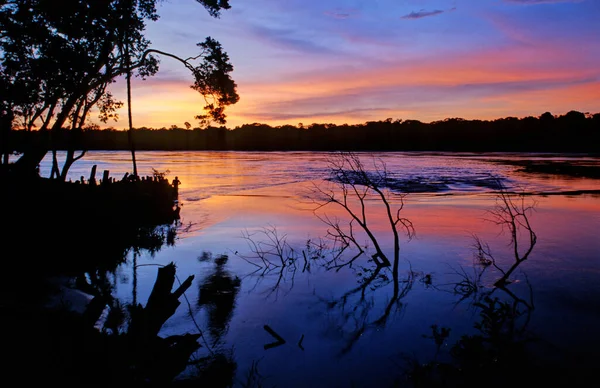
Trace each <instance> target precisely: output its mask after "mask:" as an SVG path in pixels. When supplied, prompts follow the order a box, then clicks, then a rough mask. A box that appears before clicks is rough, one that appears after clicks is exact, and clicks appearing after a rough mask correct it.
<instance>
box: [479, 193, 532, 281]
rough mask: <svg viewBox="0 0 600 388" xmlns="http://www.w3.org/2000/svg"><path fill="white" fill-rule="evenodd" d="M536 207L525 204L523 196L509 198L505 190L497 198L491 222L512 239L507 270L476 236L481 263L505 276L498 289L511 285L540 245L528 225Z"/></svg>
mask: <svg viewBox="0 0 600 388" xmlns="http://www.w3.org/2000/svg"><path fill="white" fill-rule="evenodd" d="M534 205H535V203H528V202H526V200H525V196H524V195H523V194H518V195H517V194H510V193H508V192H507V191H506V190H505V189H504V187H502V189H501V190H500V193H499V194H498V196H497V198H496V204H495V205H494V207H493V209H492V210H489V214H490V215H491V218H489V219H488V221H490V222H493V223H495V224H496V225H498V226H500V227H501V228H502V231H503V232H507V233H508V235H509V236H510V246H511V247H512V255H513V259H514V261H513V263H512V264H511V266H510V267H509V268H508V269H507V270H504V269H503V268H502V267H500V266H499V265H498V263H497V261H496V259H495V258H494V255H493V254H492V252H491V249H490V247H489V246H488V245H487V244H484V243H483V242H482V241H481V240H480V239H479V237H477V236H474V238H475V248H476V249H477V252H478V255H479V257H480V259H481V260H482V262H483V263H486V264H491V265H492V266H494V268H496V269H497V270H498V271H499V272H500V273H502V277H501V278H500V279H498V280H496V282H495V283H494V286H496V287H503V286H505V285H506V284H508V283H510V279H509V278H510V276H511V275H512V273H513V272H514V271H515V270H516V269H517V268H518V267H519V265H521V264H522V263H523V262H524V261H525V260H527V259H528V258H529V255H530V254H531V252H532V251H533V248H534V247H535V244H536V243H537V235H536V233H535V232H534V230H533V228H532V226H531V223H530V221H529V215H530V214H531V212H532V211H533V210H534Z"/></svg>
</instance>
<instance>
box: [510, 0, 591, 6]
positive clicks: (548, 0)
mask: <svg viewBox="0 0 600 388" xmlns="http://www.w3.org/2000/svg"><path fill="white" fill-rule="evenodd" d="M583 1H585V0H504V2H505V3H515V4H525V5H533V4H556V3H581V2H583Z"/></svg>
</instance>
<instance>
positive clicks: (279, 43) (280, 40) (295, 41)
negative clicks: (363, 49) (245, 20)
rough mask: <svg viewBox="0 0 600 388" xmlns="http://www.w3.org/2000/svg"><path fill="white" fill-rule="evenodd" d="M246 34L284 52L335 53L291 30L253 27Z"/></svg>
mask: <svg viewBox="0 0 600 388" xmlns="http://www.w3.org/2000/svg"><path fill="white" fill-rule="evenodd" d="M248 32H249V33H250V34H252V35H253V36H254V37H255V38H257V39H258V40H260V41H263V42H265V43H268V44H270V45H271V46H274V47H279V48H282V49H286V50H293V51H297V52H304V53H311V54H330V53H333V52H335V50H333V49H332V48H330V47H327V46H323V45H321V44H318V43H315V42H313V41H312V40H308V39H305V38H302V37H299V36H297V32H296V31H293V30H286V29H279V28H271V27H263V26H258V25H254V26H251V27H250V28H249V30H248Z"/></svg>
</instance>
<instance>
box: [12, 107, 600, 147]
mask: <svg viewBox="0 0 600 388" xmlns="http://www.w3.org/2000/svg"><path fill="white" fill-rule="evenodd" d="M185 124H186V125H185V127H186V128H180V127H178V126H177V125H172V126H171V127H170V128H166V127H163V128H158V129H156V128H147V127H141V128H137V129H134V130H133V132H132V138H133V141H134V143H135V149H136V150H140V151H142V150H146V151H147V150H168V151H173V150H198V151H200V150H219V151H227V150H231V151H236V150H240V151H447V152H452V151H457V152H459V151H461V152H573V153H600V113H596V114H589V113H582V112H578V111H570V112H568V113H566V114H564V115H556V116H555V115H552V114H551V113H549V112H546V113H544V114H542V115H541V116H539V117H533V116H529V117H524V118H516V117H506V118H500V119H496V120H465V119H461V118H449V119H445V120H442V121H434V122H431V123H423V122H421V121H418V120H400V119H398V120H393V119H391V118H388V119H386V120H381V121H369V122H366V123H363V124H354V125H348V124H342V125H337V124H316V123H315V124H310V125H307V126H305V125H303V124H302V123H299V124H298V125H296V126H293V125H283V126H275V127H273V126H270V125H267V124H260V123H253V124H244V125H242V126H238V127H235V128H233V129H228V128H227V127H225V126H220V127H214V126H209V127H207V128H193V129H192V128H191V125H190V124H189V123H185ZM50 132H52V133H50ZM10 137H11V138H10V139H9V140H10V141H9V144H11V147H12V149H13V151H16V152H26V151H27V150H28V145H31V144H38V145H39V144H47V145H48V146H49V147H48V148H49V149H54V150H69V149H73V147H74V148H75V149H80V150H86V151H87V150H130V149H131V143H130V142H129V137H128V132H127V131H121V130H116V129H114V128H106V129H100V128H99V127H97V126H95V127H91V128H87V129H83V130H81V131H72V130H67V129H62V130H54V131H25V130H13V131H11V133H10Z"/></svg>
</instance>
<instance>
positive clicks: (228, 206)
mask: <svg viewBox="0 0 600 388" xmlns="http://www.w3.org/2000/svg"><path fill="white" fill-rule="evenodd" d="M332 156H333V154H328V153H309V152H297V153H255V152H138V168H139V171H140V174H142V175H146V174H148V175H149V174H151V173H152V169H155V170H157V171H159V172H165V171H166V170H169V173H168V177H169V178H170V179H173V178H174V176H176V175H177V176H178V177H179V179H180V181H181V182H182V184H181V186H180V202H181V203H182V205H183V207H182V211H181V216H182V225H181V227H180V228H179V233H178V241H177V243H176V245H175V246H173V247H165V248H163V249H162V250H161V251H159V252H158V253H156V254H155V255H154V256H151V255H149V254H147V253H142V254H141V255H140V256H139V257H137V258H136V261H137V264H138V267H137V270H136V271H134V269H133V266H132V261H133V256H131V255H130V256H129V257H128V263H127V264H126V265H123V266H121V267H120V268H119V270H118V272H117V273H116V275H115V278H114V283H115V291H114V293H115V295H116V296H118V297H119V298H120V299H122V300H123V301H124V302H131V301H132V300H133V298H134V297H135V298H136V300H137V301H138V302H141V303H145V301H146V299H147V297H148V294H149V292H150V290H151V287H152V285H153V284H154V280H155V279H156V270H157V266H156V265H164V264H167V263H169V262H171V261H173V262H175V263H176V265H177V268H178V272H177V274H178V276H179V278H180V279H181V280H183V279H185V278H186V277H187V276H189V275H195V280H194V285H193V286H192V287H191V288H190V289H189V290H188V291H187V292H186V299H187V300H183V303H182V305H181V306H180V307H179V309H178V311H177V313H176V314H175V315H174V316H173V317H172V318H171V319H170V320H169V321H168V322H167V324H166V325H165V327H164V334H181V333H184V332H192V333H197V332H198V328H200V329H202V330H203V331H204V340H205V342H202V344H203V348H201V349H200V351H199V354H198V357H202V356H205V355H208V354H209V353H208V350H207V347H210V348H211V349H213V351H214V352H222V353H227V354H229V355H231V357H232V358H233V360H234V361H235V363H236V364H237V369H236V377H235V379H236V380H235V381H236V382H237V385H241V382H242V381H244V380H245V377H246V374H247V373H248V371H249V370H250V368H251V366H252V363H253V362H254V363H257V362H258V364H256V365H258V371H259V372H260V374H261V375H262V376H263V377H264V380H263V384H264V386H274V385H277V386H306V385H308V384H310V385H312V386H351V385H352V384H355V386H373V384H375V383H376V384H375V385H378V386H381V385H386V384H390V383H392V382H393V381H394V380H395V379H396V378H397V377H398V376H400V374H401V373H402V368H401V365H402V360H403V357H404V356H406V355H411V356H414V357H418V359H419V360H421V361H428V360H430V359H431V358H432V357H433V356H434V355H435V352H436V346H435V343H434V342H433V341H432V340H431V339H427V338H424V337H423V335H429V334H431V329H430V326H431V325H432V324H438V325H440V326H445V327H449V328H451V332H450V337H449V338H448V339H447V341H446V342H445V344H444V346H443V347H442V350H441V354H443V353H444V351H446V352H447V350H448V348H449V346H450V345H451V344H452V343H454V342H455V341H457V340H458V339H459V338H460V336H461V335H463V334H469V333H473V332H474V329H473V322H474V321H475V320H476V319H477V318H478V313H479V312H478V309H477V308H476V307H475V306H473V301H474V297H475V296H474V295H471V296H469V297H466V298H464V300H462V301H461V296H462V295H464V288H463V289H462V290H463V293H462V294H457V292H455V291H456V290H457V289H458V290H460V288H457V287H455V286H456V284H457V283H459V282H461V281H462V280H463V277H461V276H459V274H464V273H467V274H473V273H474V272H473V271H474V270H475V269H477V268H480V267H479V266H477V265H475V266H474V264H473V257H474V249H473V243H474V240H473V234H476V235H477V236H479V238H480V239H481V240H482V241H484V242H487V243H489V246H490V249H491V251H492V252H493V254H494V257H495V258H496V260H497V263H498V264H499V266H500V267H501V268H505V269H506V268H508V267H510V265H511V263H512V262H513V261H514V259H513V256H512V251H511V248H510V246H509V243H510V237H509V235H507V234H506V233H504V234H502V233H501V232H502V230H501V228H500V227H499V226H498V225H496V224H494V223H492V222H489V221H486V219H489V218H490V214H489V213H488V212H487V211H489V210H490V209H492V207H493V206H494V203H495V198H496V196H495V195H494V194H493V193H492V191H493V186H490V185H489V182H490V177H500V178H502V179H503V182H504V184H505V186H506V187H507V188H508V189H510V190H524V191H526V192H529V193H536V195H533V196H528V197H527V198H526V201H527V203H530V201H534V202H535V211H534V212H533V213H532V214H531V215H530V216H529V220H530V222H531V226H532V228H533V230H534V231H535V233H536V234H537V237H538V240H537V244H536V245H535V247H534V249H533V251H532V253H531V255H530V256H529V258H528V260H527V261H525V262H523V263H522V264H521V265H520V266H519V268H518V269H517V270H516V271H515V272H514V275H513V276H512V277H511V278H512V279H513V280H514V282H513V283H512V284H510V285H509V286H508V289H509V290H510V291H511V293H513V294H514V296H515V297H518V298H522V299H524V300H526V301H527V302H528V304H529V305H530V307H529V308H528V309H527V310H528V311H527V312H528V313H530V314H528V316H529V315H530V320H529V322H528V324H527V329H528V331H531V332H532V333H535V335H536V336H537V337H539V338H541V339H543V340H544V341H543V344H544V345H543V346H545V347H546V348H544V349H551V350H552V351H548V350H543V352H544V354H554V353H556V354H559V355H565V354H568V355H569V357H570V359H572V360H579V358H577V357H582V358H581V359H582V360H584V361H590V360H591V355H592V354H595V353H596V352H597V349H598V346H599V345H600V335H599V334H597V332H596V331H597V324H598V322H600V239H599V238H598V237H599V233H598V231H600V196H598V195H560V193H561V192H566V191H573V190H598V189H600V181H598V180H586V179H574V178H557V177H555V176H545V175H531V174H529V175H525V174H522V173H518V172H516V168H515V167H514V166H509V165H506V164H502V163H498V161H499V160H506V159H517V160H522V159H540V158H544V159H547V158H553V159H556V160H575V161H587V162H589V163H590V164H598V163H600V159H598V158H581V157H570V156H568V155H554V156H547V155H544V156H541V155H523V154H519V155H515V154H491V155H479V154H459V155H448V154H427V153H386V154H384V155H380V156H379V157H380V158H381V160H382V161H383V162H385V164H386V168H387V170H388V171H389V173H390V177H391V178H392V179H393V181H394V182H399V183H402V184H407V183H411V185H407V186H403V187H412V188H417V190H415V191H417V192H414V193H410V194H409V195H408V196H407V197H406V198H405V199H404V208H403V210H402V213H401V214H402V215H403V217H406V218H407V219H409V220H410V221H411V222H412V223H413V225H414V228H415V231H416V236H415V237H414V238H413V239H412V240H410V241H409V240H408V239H407V238H406V237H405V236H404V235H403V236H402V237H401V240H400V245H401V246H400V265H399V279H400V280H401V286H400V289H401V290H400V291H401V294H399V295H398V294H397V295H394V290H393V286H392V285H391V284H390V279H391V278H392V277H393V275H392V273H391V269H390V268H385V269H383V270H381V271H380V272H379V273H378V274H377V275H378V276H377V277H376V279H375V280H374V281H372V282H368V279H369V277H370V276H371V274H372V273H373V272H375V271H376V267H375V265H374V264H373V263H372V262H370V261H369V260H368V259H369V258H370V257H371V255H372V254H373V253H374V250H373V248H372V244H370V246H369V248H368V249H367V253H366V254H365V255H363V256H361V257H360V258H358V259H357V260H356V261H355V262H354V265H353V267H352V268H349V267H344V268H342V269H340V270H339V271H336V270H334V269H331V268H330V269H329V270H328V267H331V265H329V266H328V265H326V262H327V261H328V260H329V259H330V258H331V257H330V255H328V254H327V251H324V256H325V257H323V258H320V259H315V260H313V261H311V259H310V257H309V260H308V261H309V262H310V263H311V267H310V268H307V267H306V266H305V264H304V259H303V254H302V251H303V250H304V251H305V253H307V252H308V251H307V250H306V244H307V241H309V240H310V242H311V243H312V246H313V249H314V246H315V245H314V244H315V243H319V242H320V241H324V242H327V240H320V238H323V237H325V236H326V234H327V230H328V227H327V225H325V224H324V223H323V222H322V221H320V220H319V218H317V216H316V215H315V214H314V213H313V209H314V203H311V198H312V199H314V196H313V197H311V196H310V195H308V196H307V193H310V189H311V187H314V186H313V184H317V185H320V184H323V183H324V182H323V178H326V177H327V176H328V171H329V170H328V159H329V158H331V157H332ZM361 157H362V158H363V161H364V163H365V167H366V169H368V170H372V168H373V164H372V155H371V154H361ZM94 164H96V165H98V175H99V176H101V174H102V171H103V170H110V173H111V176H115V177H118V178H120V177H121V176H122V175H123V174H124V173H125V172H126V171H130V170H131V163H130V160H129V153H127V152H91V153H89V154H88V155H87V156H86V157H85V158H84V159H82V160H80V161H78V162H77V163H76V164H75V165H74V166H73V168H72V170H71V173H70V178H72V179H78V178H79V177H80V176H82V175H83V176H85V177H86V178H87V177H88V175H89V172H90V170H91V167H92V165H94ZM49 167H50V160H49V159H47V160H45V162H44V164H43V165H42V166H41V172H42V174H43V175H45V176H46V175H48V173H49ZM415 182H419V185H415V184H414V183H415ZM557 193H558V194H557ZM546 194H552V195H546ZM366 203H367V217H368V223H369V226H370V228H371V230H372V231H373V232H374V233H375V235H376V236H377V238H378V241H379V243H380V244H381V245H382V248H383V250H384V251H385V252H386V253H388V254H391V250H392V247H393V240H392V234H391V231H390V229H389V227H388V226H387V220H386V219H385V214H384V208H383V206H382V203H381V202H380V201H377V200H376V199H374V198H368V200H367V201H366ZM531 203H533V202H531ZM391 204H392V206H395V207H397V206H398V205H399V201H398V197H394V196H392V199H391ZM317 215H320V216H322V217H323V216H325V215H327V216H329V217H331V218H332V219H333V217H338V218H339V220H340V225H343V226H347V225H348V220H349V218H348V215H347V214H346V213H345V212H344V211H342V210H341V209H340V208H339V207H335V205H328V206H327V207H325V208H322V209H320V210H319V211H318V212H317ZM245 237H246V238H245ZM525 237H526V236H519V238H520V240H519V241H520V242H524V241H525V240H524V238H525ZM276 239H279V241H285V242H286V243H287V245H286V247H287V248H292V249H294V251H293V252H292V251H288V252H286V253H285V255H284V256H286V258H297V259H298V260H297V261H296V262H295V263H294V264H295V265H288V266H286V267H285V268H284V269H283V270H281V268H276V267H272V268H271V270H265V269H264V268H262V269H261V268H258V267H257V266H256V265H253V264H252V263H254V264H258V265H259V266H260V265H261V263H262V262H261V260H260V259H257V258H252V256H256V255H255V252H254V251H256V250H257V249H256V247H259V249H258V250H259V251H263V252H264V251H268V250H270V249H271V248H272V245H273V240H276ZM357 240H359V241H360V243H361V244H362V243H363V242H364V241H366V236H365V235H364V234H357ZM252 244H257V245H255V246H254V248H253V245H252ZM269 244H270V245H269ZM328 244H329V246H331V243H330V242H329V243H328ZM211 255H212V256H211ZM219 255H227V256H228V260H227V262H226V263H225V264H222V265H218V264H216V263H215V261H214V259H215V258H216V257H218V256H219ZM348 255H349V256H348ZM309 256H310V255H309ZM352 256H353V255H352V252H346V253H345V256H343V257H345V258H346V259H347V258H349V257H352ZM211 257H212V259H211ZM242 257H245V258H246V259H247V260H248V261H250V262H251V263H248V262H247V261H245V260H243V259H242ZM271 258H272V259H273V260H274V257H273V256H271ZM277 260H278V259H277ZM463 270H464V272H463ZM134 272H135V276H134ZM499 276H500V274H499V273H498V271H494V270H493V268H492V269H488V270H486V272H485V274H484V276H483V277H482V278H481V284H480V285H481V286H482V287H483V288H482V292H484V291H486V290H487V291H490V290H491V289H492V284H493V282H494V281H495V280H497V279H498V278H499ZM134 278H135V283H136V284H134ZM365 281H367V282H368V284H367V285H366V286H365V287H364V290H362V289H360V286H361V284H365ZM238 282H239V285H238ZM134 290H135V292H134ZM494 295H495V296H498V297H501V298H502V299H507V298H508V299H507V300H510V299H511V297H510V296H509V295H508V293H503V292H498V293H496V294H494ZM396 297H398V298H397V299H398V300H396ZM390 301H391V302H392V303H391V304H390ZM188 302H189V304H188ZM520 324H522V325H524V324H525V322H524V321H523V320H522V321H521V322H520ZM264 325H268V326H269V327H271V328H272V329H273V330H274V331H276V332H277V333H278V334H279V335H280V336H281V337H283V338H284V339H285V341H286V343H285V344H283V345H279V346H272V347H271V346H267V348H266V349H265V345H266V344H270V343H273V342H274V341H276V339H275V338H274V337H273V336H271V335H270V334H269V333H268V332H267V331H266V330H265V329H264ZM301 339H302V341H301V342H300V344H299V341H300V340H301ZM206 345H208V346H206ZM553 352H554V353H553ZM441 357H443V355H442V356H441ZM190 373H193V368H190Z"/></svg>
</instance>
